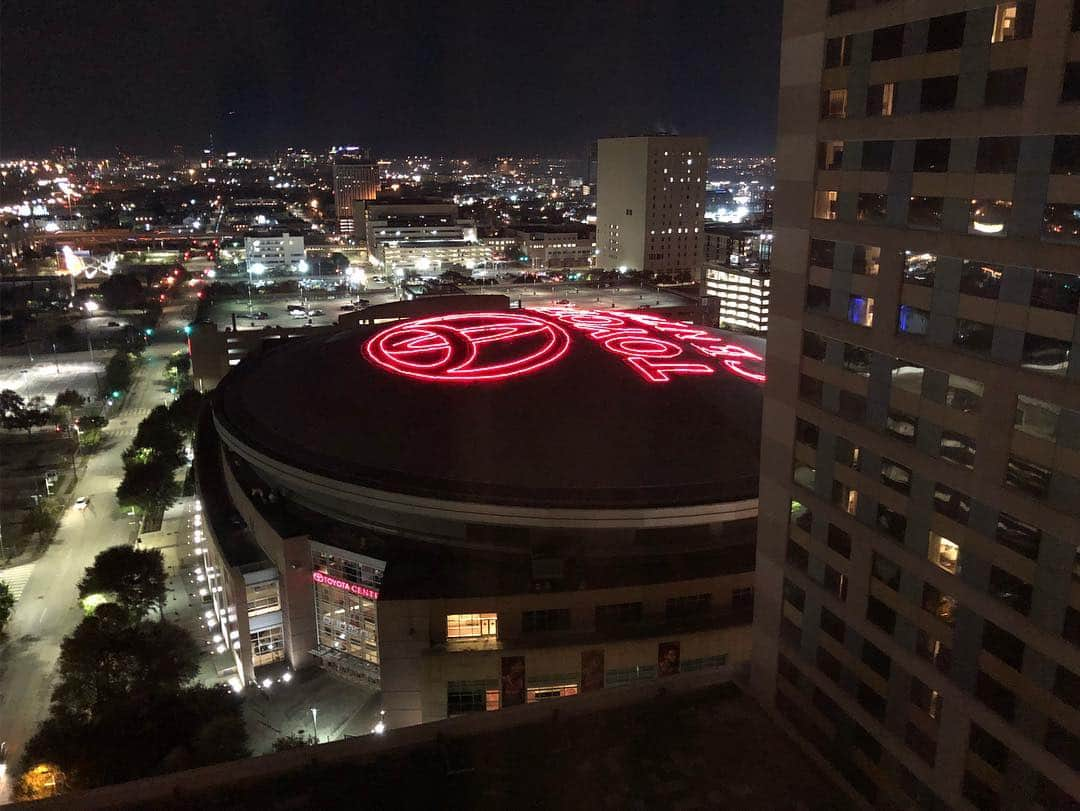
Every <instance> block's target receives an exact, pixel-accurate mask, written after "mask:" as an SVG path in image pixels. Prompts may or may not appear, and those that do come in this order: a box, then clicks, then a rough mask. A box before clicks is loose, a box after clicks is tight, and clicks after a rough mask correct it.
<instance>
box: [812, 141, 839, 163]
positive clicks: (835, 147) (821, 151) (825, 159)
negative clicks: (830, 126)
mask: <svg viewBox="0 0 1080 811" xmlns="http://www.w3.org/2000/svg"><path fill="white" fill-rule="evenodd" d="M843 162H844V142H843V141H822V142H821V143H820V144H818V169H839V168H841V166H842V165H843Z"/></svg>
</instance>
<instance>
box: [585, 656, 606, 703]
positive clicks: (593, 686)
mask: <svg viewBox="0 0 1080 811" xmlns="http://www.w3.org/2000/svg"><path fill="white" fill-rule="evenodd" d="M603 689H604V651H603V650H595V649H594V650H583V651H582V652H581V692H583V693H584V692H585V691H587V690H603Z"/></svg>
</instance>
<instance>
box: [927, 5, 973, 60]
mask: <svg viewBox="0 0 1080 811" xmlns="http://www.w3.org/2000/svg"><path fill="white" fill-rule="evenodd" d="M966 20H967V14H966V13H965V12H963V11H961V12H958V13H956V14H946V15H945V16H943V17H932V18H931V19H930V28H929V30H928V31H927V34H926V50H927V51H930V52H932V51H951V50H953V49H954V48H959V47H960V46H961V45H963V44H964V22H965V21H966Z"/></svg>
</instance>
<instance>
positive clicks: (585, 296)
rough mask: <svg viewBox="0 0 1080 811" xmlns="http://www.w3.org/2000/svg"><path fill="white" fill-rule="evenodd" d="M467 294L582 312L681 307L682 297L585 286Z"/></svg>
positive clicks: (483, 289) (505, 287)
mask: <svg viewBox="0 0 1080 811" xmlns="http://www.w3.org/2000/svg"><path fill="white" fill-rule="evenodd" d="M470 292H477V293H502V294H504V295H507V296H509V297H510V301H511V305H512V306H521V307H526V308H528V307H550V306H551V305H552V304H557V303H564V304H565V303H569V304H571V305H573V306H575V307H580V308H582V309H596V310H610V309H617V310H630V309H634V308H636V307H644V306H649V307H672V306H677V305H685V304H686V303H687V301H686V299H685V298H682V297H681V296H677V295H675V294H674V293H667V292H664V291H663V290H650V289H642V288H639V287H632V286H625V287H597V286H596V285H588V284H572V283H566V284H509V285H496V286H491V287H480V288H472V289H470Z"/></svg>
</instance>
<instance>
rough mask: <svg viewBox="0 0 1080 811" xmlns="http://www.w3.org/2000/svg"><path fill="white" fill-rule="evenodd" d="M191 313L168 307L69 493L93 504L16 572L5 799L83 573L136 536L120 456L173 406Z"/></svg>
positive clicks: (6, 695)
mask: <svg viewBox="0 0 1080 811" xmlns="http://www.w3.org/2000/svg"><path fill="white" fill-rule="evenodd" d="M193 312H194V302H193V300H191V299H189V300H187V301H185V302H183V303H181V304H176V305H171V306H169V307H168V308H166V310H165V313H164V314H163V316H162V320H161V324H160V325H159V328H158V330H157V335H156V337H155V339H154V340H153V341H152V342H151V344H150V346H149V347H148V348H147V350H146V352H145V353H144V358H145V363H144V364H143V366H142V367H141V368H140V370H139V372H138V374H137V375H136V378H135V382H134V384H133V386H132V389H131V391H130V392H129V393H128V394H127V395H126V402H125V404H124V405H123V407H122V408H121V410H120V411H119V413H116V414H114V415H112V416H111V419H110V423H109V426H108V427H107V428H106V429H105V442H104V443H103V447H102V449H101V450H99V451H98V452H97V453H96V454H94V455H93V456H91V457H90V458H89V459H88V461H87V465H86V470H85V472H84V473H83V474H82V476H81V477H80V479H79V482H78V484H76V486H75V489H74V491H73V492H72V493H71V496H70V498H71V501H72V502H74V500H75V499H76V498H77V497H79V496H89V497H90V506H89V507H88V508H87V509H86V510H83V511H77V510H75V509H74V508H73V507H69V509H67V510H66V511H65V512H64V514H63V516H62V518H61V523H60V529H59V531H58V532H57V535H56V539H55V540H54V541H53V543H52V544H51V545H50V546H49V548H48V549H47V550H46V551H45V553H44V554H43V555H42V556H41V557H40V558H38V560H37V561H36V562H35V563H34V565H33V569H32V571H31V572H30V573H29V576H28V577H27V576H26V571H25V570H23V571H21V572H20V573H19V574H20V580H22V594H21V596H20V598H19V600H18V601H17V602H16V604H15V610H14V612H13V614H12V617H11V619H10V620H9V621H8V626H7V629H6V632H7V641H6V642H5V643H4V644H3V645H2V646H0V740H2V741H7V744H8V764H9V770H8V774H7V775H6V777H5V778H3V783H2V784H0V802H9V801H10V788H11V780H12V778H13V777H15V776H16V775H14V774H13V773H14V772H15V771H17V766H18V763H19V759H20V758H21V757H22V750H23V747H24V746H25V744H26V741H27V740H28V739H29V738H30V736H32V735H33V733H34V731H35V729H36V728H37V725H38V724H39V723H40V722H41V721H42V720H43V719H44V718H45V716H46V714H47V712H48V707H49V696H50V694H51V693H52V690H53V687H54V686H55V682H56V674H55V666H56V660H57V657H58V656H59V653H60V642H61V640H63V638H64V637H65V636H67V635H68V634H69V633H71V631H72V630H74V628H75V626H76V625H78V623H79V622H80V621H81V619H82V617H83V613H82V610H81V608H80V606H79V604H78V601H77V593H76V586H77V584H78V582H79V580H80V578H81V577H82V575H83V570H84V569H85V568H86V567H87V566H89V565H90V563H91V562H92V561H93V559H94V556H95V555H97V553H98V552H100V551H102V550H103V549H106V548H107V547H110V546H113V545H115V544H118V543H129V542H131V541H133V540H134V538H135V535H136V532H137V530H138V526H137V519H135V518H134V517H132V516H128V515H125V514H123V513H122V512H121V511H120V509H119V507H118V505H117V502H116V496H115V493H116V487H117V484H119V482H120V477H121V475H122V472H123V465H122V461H121V454H122V453H123V451H124V450H125V449H126V447H127V445H128V444H129V442H130V437H131V436H134V433H135V428H136V426H137V425H138V423H139V421H140V420H141V419H142V418H143V417H144V416H145V415H146V414H147V413H148V412H149V411H150V409H152V408H154V407H155V406H158V405H161V404H164V403H167V402H168V401H169V399H170V395H169V391H168V387H167V386H166V384H165V382H164V377H163V376H164V370H165V361H166V359H167V358H168V356H169V355H170V354H171V353H172V352H175V351H176V350H177V349H180V348H182V346H183V343H184V335H183V332H182V329H183V326H184V325H185V324H186V323H188V321H189V320H190V319H191V317H192V313H193Z"/></svg>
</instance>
